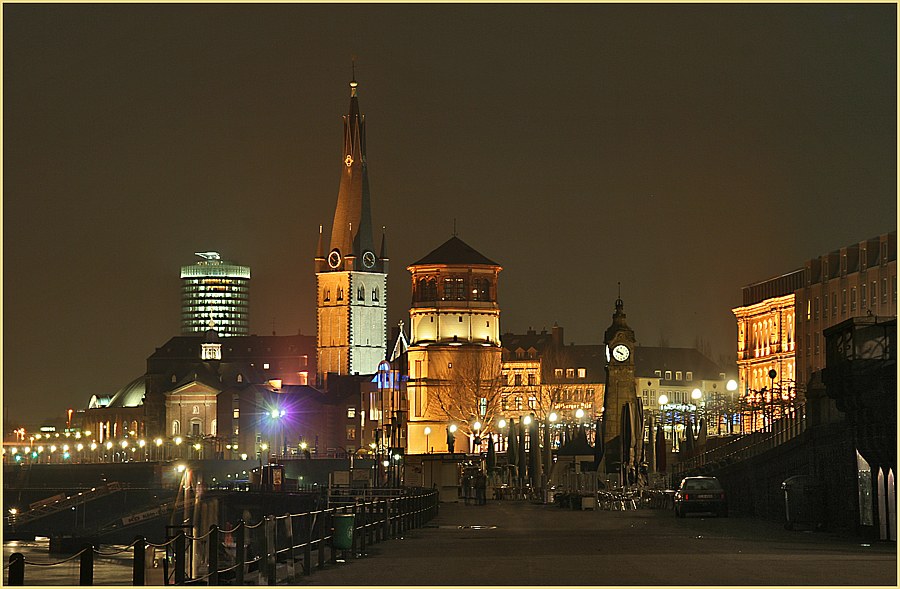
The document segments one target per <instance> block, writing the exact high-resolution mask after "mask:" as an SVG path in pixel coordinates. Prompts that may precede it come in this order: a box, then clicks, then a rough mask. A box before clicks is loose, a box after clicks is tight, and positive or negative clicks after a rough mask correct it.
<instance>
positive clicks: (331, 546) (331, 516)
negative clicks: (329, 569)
mask: <svg viewBox="0 0 900 589" xmlns="http://www.w3.org/2000/svg"><path fill="white" fill-rule="evenodd" d="M336 510H337V508H336V507H335V508H332V509H331V510H330V512H329V514H328V523H329V524H330V525H329V526H328V529H329V531H330V533H329V536H328V548H329V550H330V552H329V556H330V557H331V558H329V559H328V562H330V563H331V564H337V551H335V549H334V513H335V511H336Z"/></svg>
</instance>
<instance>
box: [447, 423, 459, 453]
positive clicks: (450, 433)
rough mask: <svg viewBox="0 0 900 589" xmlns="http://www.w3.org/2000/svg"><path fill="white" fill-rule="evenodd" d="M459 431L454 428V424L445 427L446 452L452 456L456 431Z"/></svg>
mask: <svg viewBox="0 0 900 589" xmlns="http://www.w3.org/2000/svg"><path fill="white" fill-rule="evenodd" d="M457 429H459V428H457V427H456V424H455V423H451V424H450V425H448V426H447V452H449V453H450V454H453V450H454V447H455V446H456V430H457Z"/></svg>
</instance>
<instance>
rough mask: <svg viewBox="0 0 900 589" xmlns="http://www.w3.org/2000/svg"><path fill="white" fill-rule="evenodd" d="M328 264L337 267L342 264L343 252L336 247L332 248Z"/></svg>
mask: <svg viewBox="0 0 900 589" xmlns="http://www.w3.org/2000/svg"><path fill="white" fill-rule="evenodd" d="M328 265H329V266H331V267H332V268H337V267H338V266H340V265H341V252H339V251H338V250H337V249H336V248H335V249H333V250H331V253H330V254H328Z"/></svg>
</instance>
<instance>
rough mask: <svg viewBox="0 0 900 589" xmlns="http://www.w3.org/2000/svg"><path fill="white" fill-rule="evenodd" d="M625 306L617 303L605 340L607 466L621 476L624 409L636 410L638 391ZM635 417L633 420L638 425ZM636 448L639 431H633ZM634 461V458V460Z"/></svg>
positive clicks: (604, 420)
mask: <svg viewBox="0 0 900 589" xmlns="http://www.w3.org/2000/svg"><path fill="white" fill-rule="evenodd" d="M624 308H625V304H624V303H623V302H622V299H621V297H620V298H618V299H616V312H615V313H613V316H612V318H613V321H612V325H610V326H609V328H607V330H606V333H605V334H604V336H603V343H604V344H606V392H605V394H604V398H603V427H604V436H603V437H604V440H603V441H604V443H605V446H606V450H605V452H604V456H603V462H604V463H605V464H606V472H619V465H620V462H621V455H622V433H623V432H622V429H623V428H622V413H623V406H624V405H625V404H626V403H630V404H631V406H630V411H632V412H633V411H634V410H635V409H636V400H637V390H636V387H635V380H634V348H635V344H636V342H635V339H634V330H633V329H631V328H630V327H628V324H627V323H626V322H625V311H624ZM634 417H635V416H634V414H633V413H632V415H631V418H632V422H634ZM631 430H632V431H631V434H630V435H631V436H632V440H631V441H630V445H631V446H634V439H633V437H634V435H636V434H635V428H634V427H632V428H631ZM631 459H632V460H633V459H634V456H632V457H631Z"/></svg>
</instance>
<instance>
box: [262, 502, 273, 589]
mask: <svg viewBox="0 0 900 589" xmlns="http://www.w3.org/2000/svg"><path fill="white" fill-rule="evenodd" d="M264 521H265V523H264V524H263V546H265V550H263V553H264V555H265V559H264V560H263V561H262V562H261V563H260V565H262V566H265V569H264V570H265V571H266V580H267V582H268V584H269V585H275V566H276V565H275V517H274V516H271V515H267V516H266V518H265V520H264ZM262 566H261V567H260V570H263V568H262Z"/></svg>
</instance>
